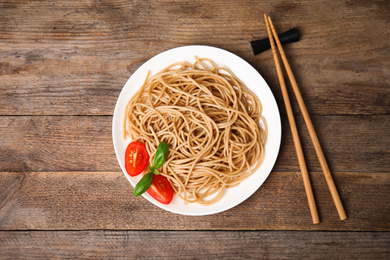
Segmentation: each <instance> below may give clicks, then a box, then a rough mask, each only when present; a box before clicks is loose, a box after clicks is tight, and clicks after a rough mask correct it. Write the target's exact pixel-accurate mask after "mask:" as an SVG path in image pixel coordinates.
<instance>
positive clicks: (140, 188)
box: [133, 172, 154, 197]
mask: <svg viewBox="0 0 390 260" xmlns="http://www.w3.org/2000/svg"><path fill="white" fill-rule="evenodd" d="M153 176H154V174H153V173H152V172H148V173H147V174H145V175H144V177H142V179H141V180H140V181H139V182H138V183H137V185H135V188H134V191H133V194H134V196H135V197H138V196H140V195H141V194H142V193H144V192H145V191H147V190H148V189H149V187H150V185H152V181H153Z"/></svg>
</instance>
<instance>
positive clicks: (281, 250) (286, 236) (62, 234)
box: [0, 230, 390, 259]
mask: <svg viewBox="0 0 390 260" xmlns="http://www.w3.org/2000/svg"><path fill="white" fill-rule="evenodd" d="M389 243H390V236H389V233H388V232H366V233H361V232H310V234H309V235H308V234H307V232H293V231H283V232H269V231H256V232H242V231H241V232H210V231H202V232H186V231H160V232H153V231H142V232H139V231H110V230H107V231H94V230H91V231H79V232H72V231H57V232H52V231H51V232H50V231H48V232H41V231H19V232H7V231H3V232H0V247H1V248H2V250H1V251H0V258H2V259H19V258H28V259H42V258H45V259H52V258H56V259H64V258H66V259H68V258H73V259H75V258H77V259H102V258H120V259H123V258H126V259H139V258H148V259H150V258H153V259H178V258H180V259H263V258H264V259H296V258H300V257H303V258H305V259H329V258H332V259H352V258H353V259H368V258H369V259H386V258H387V257H388V256H389V253H390V252H389V247H388V245H389ZM197 248H202V250H198V249H197Z"/></svg>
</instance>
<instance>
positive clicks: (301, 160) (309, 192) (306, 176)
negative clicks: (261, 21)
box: [264, 15, 320, 224]
mask: <svg viewBox="0 0 390 260" xmlns="http://www.w3.org/2000/svg"><path fill="white" fill-rule="evenodd" d="M264 18H265V23H266V25H267V31H268V36H269V40H270V43H271V48H272V54H273V57H274V60H275V66H276V71H277V73H278V78H279V83H280V88H281V90H282V94H283V100H284V105H285V107H286V110H287V116H288V121H289V123H290V128H291V133H292V136H293V140H294V145H295V150H296V153H297V157H298V162H299V167H300V169H301V173H302V178H303V185H304V187H305V191H306V196H307V200H308V203H309V208H310V212H311V216H312V219H313V223H314V224H318V223H320V219H319V217H318V212H317V207H316V202H315V199H314V195H313V190H312V188H311V184H310V178H309V173H308V171H307V167H306V162H305V157H304V155H303V151H302V145H301V141H300V140H299V135H298V130H297V126H296V124H295V119H294V114H293V111H292V108H291V103H290V99H289V97H288V92H287V88H286V83H285V81H284V77H283V72H282V68H281V66H280V62H279V58H278V54H277V52H276V47H275V43H274V40H273V37H272V33H271V29H270V26H269V23H268V20H267V15H264Z"/></svg>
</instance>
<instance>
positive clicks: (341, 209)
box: [264, 15, 347, 220]
mask: <svg viewBox="0 0 390 260" xmlns="http://www.w3.org/2000/svg"><path fill="white" fill-rule="evenodd" d="M264 17H265V19H266V22H267V24H268V23H269V24H270V27H271V30H272V33H273V37H272V35H270V33H268V35H269V38H270V39H271V38H275V41H276V44H277V46H278V49H279V53H280V56H281V58H282V60H283V64H284V67H285V69H286V72H287V75H288V78H289V80H290V83H291V86H292V88H293V91H294V94H295V96H296V99H297V101H298V104H299V108H300V110H301V112H302V116H303V119H304V121H305V124H306V127H307V129H308V131H309V135H310V138H311V140H312V143H313V146H314V149H315V151H316V154H317V157H318V160H319V162H320V165H321V168H322V171H323V173H324V176H325V180H326V182H327V184H328V187H329V190H330V193H331V195H332V198H333V201H334V204H335V206H336V209H337V212H338V214H339V217H340V219H341V220H344V219H347V215H346V213H345V210H344V207H343V204H342V202H341V199H340V196H339V194H338V192H337V188H336V185H335V184H334V181H333V178H332V175H331V173H330V170H329V167H328V164H327V162H326V159H325V156H324V153H323V151H322V148H321V145H320V142H319V141H318V137H317V134H316V132H315V130H314V127H313V124H312V122H311V120H310V116H309V113H308V112H307V109H306V105H305V103H304V101H303V98H302V95H301V92H300V91H299V88H298V85H297V82H296V80H295V77H294V74H293V72H292V70H291V67H290V64H289V62H288V60H287V57H286V54H285V53H284V50H283V47H282V44H281V43H280V40H279V37H278V34H277V33H276V30H275V27H274V25H273V23H272V20H271V17H269V16H268V19H267V15H264ZM267 29H269V27H267ZM268 32H269V31H268ZM274 47H275V46H274ZM275 52H276V51H275ZM279 66H280V64H279Z"/></svg>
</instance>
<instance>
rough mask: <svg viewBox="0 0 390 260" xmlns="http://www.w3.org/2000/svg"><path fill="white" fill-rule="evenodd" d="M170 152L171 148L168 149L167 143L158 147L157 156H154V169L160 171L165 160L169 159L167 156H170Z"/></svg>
mask: <svg viewBox="0 0 390 260" xmlns="http://www.w3.org/2000/svg"><path fill="white" fill-rule="evenodd" d="M168 150H169V147H168V144H167V143H166V142H164V141H162V142H161V143H160V144H159V145H158V147H157V150H156V154H155V155H154V159H153V167H154V169H158V168H160V167H161V166H162V165H163V164H164V162H165V159H167V156H168Z"/></svg>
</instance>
